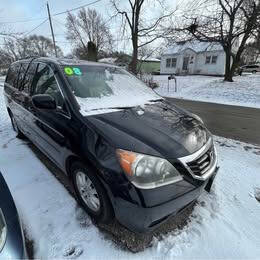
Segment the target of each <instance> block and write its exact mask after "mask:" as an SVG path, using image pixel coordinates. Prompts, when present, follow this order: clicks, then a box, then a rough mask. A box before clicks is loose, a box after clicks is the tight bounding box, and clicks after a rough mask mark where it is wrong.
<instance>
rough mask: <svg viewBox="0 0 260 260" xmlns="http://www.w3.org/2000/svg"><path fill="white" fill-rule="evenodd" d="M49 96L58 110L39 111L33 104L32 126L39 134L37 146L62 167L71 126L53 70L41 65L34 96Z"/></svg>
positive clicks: (36, 140)
mask: <svg viewBox="0 0 260 260" xmlns="http://www.w3.org/2000/svg"><path fill="white" fill-rule="evenodd" d="M38 94H48V95H50V96H52V97H53V98H54V99H55V101H56V104H57V109H56V110H45V109H37V108H35V107H34V106H33V104H32V103H31V105H30V110H31V113H32V114H33V122H32V125H33V127H34V131H35V132H36V134H37V138H36V139H35V140H34V142H35V143H36V145H37V146H39V148H40V149H41V150H42V151H43V152H44V153H46V154H47V155H48V157H50V158H51V159H52V160H53V161H54V162H55V163H57V164H58V165H60V166H62V165H63V158H64V154H65V150H66V141H67V140H68V136H67V133H68V131H67V129H68V128H69V125H70V116H69V113H68V109H67V106H66V104H65V99H64V96H63V94H62V91H61V89H60V88H59V84H58V81H57V78H56V76H55V75H54V72H53V70H52V69H51V68H50V66H49V65H46V64H42V63H40V64H39V65H38V68H37V72H36V76H35V78H34V82H33V91H32V95H38Z"/></svg>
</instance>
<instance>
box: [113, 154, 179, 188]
mask: <svg viewBox="0 0 260 260" xmlns="http://www.w3.org/2000/svg"><path fill="white" fill-rule="evenodd" d="M117 156H118V159H119V162H120V165H121V167H122V169H123V170H124V173H125V174H126V176H127V178H128V179H129V180H130V181H131V182H132V183H133V184H134V185H135V186H136V187H138V188H141V189H152V188H156V187H160V186H163V185H167V184H170V183H174V182H178V181H181V180H182V176H181V175H180V174H179V172H178V171H177V170H176V169H175V168H174V166H173V165H172V164H171V163H169V162H168V161H167V160H165V159H162V158H158V157H154V156H149V155H144V154H138V153H134V152H129V151H125V150H121V149H118V150H117Z"/></svg>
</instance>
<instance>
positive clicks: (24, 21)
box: [0, 17, 46, 24]
mask: <svg viewBox="0 0 260 260" xmlns="http://www.w3.org/2000/svg"><path fill="white" fill-rule="evenodd" d="M43 19H46V17H41V18H33V19H27V20H21V21H10V22H0V24H7V23H27V22H32V21H36V20H43Z"/></svg>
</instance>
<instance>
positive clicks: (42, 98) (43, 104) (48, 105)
mask: <svg viewBox="0 0 260 260" xmlns="http://www.w3.org/2000/svg"><path fill="white" fill-rule="evenodd" d="M32 103H33V105H34V106H35V107H36V108H38V109H56V107H57V105H56V101H55V99H54V98H53V97H52V96H50V95H47V94H39V95H34V96H32Z"/></svg>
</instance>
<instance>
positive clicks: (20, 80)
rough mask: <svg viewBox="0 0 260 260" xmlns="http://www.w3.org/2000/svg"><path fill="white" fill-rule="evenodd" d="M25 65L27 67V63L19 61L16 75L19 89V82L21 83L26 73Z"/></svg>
mask: <svg viewBox="0 0 260 260" xmlns="http://www.w3.org/2000/svg"><path fill="white" fill-rule="evenodd" d="M27 67H28V63H21V67H20V71H19V76H18V83H17V84H18V88H19V90H20V89H21V84H22V81H23V78H24V75H25V73H26V70H27Z"/></svg>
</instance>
